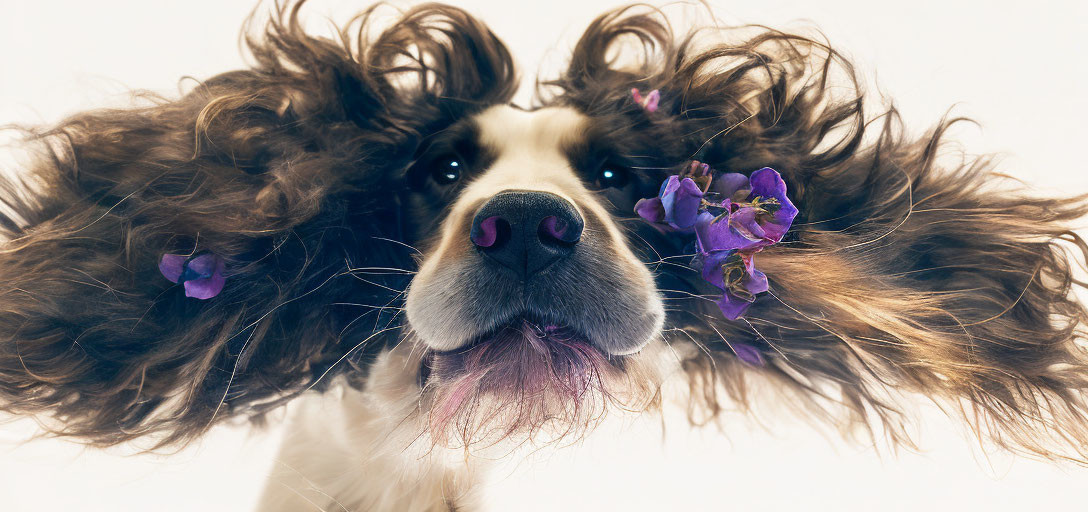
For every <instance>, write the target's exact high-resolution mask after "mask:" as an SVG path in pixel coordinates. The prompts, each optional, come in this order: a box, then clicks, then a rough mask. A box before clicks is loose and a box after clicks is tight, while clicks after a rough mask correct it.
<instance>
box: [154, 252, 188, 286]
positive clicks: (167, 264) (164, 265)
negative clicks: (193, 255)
mask: <svg viewBox="0 0 1088 512" xmlns="http://www.w3.org/2000/svg"><path fill="white" fill-rule="evenodd" d="M187 259H189V258H188V256H184V255H181V254H163V255H162V259H160V260H159V272H161V273H162V276H163V277H165V278H167V279H169V280H170V282H172V283H176V282H178V279H181V274H182V272H185V260H187Z"/></svg>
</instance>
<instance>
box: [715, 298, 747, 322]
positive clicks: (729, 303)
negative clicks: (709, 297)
mask: <svg viewBox="0 0 1088 512" xmlns="http://www.w3.org/2000/svg"><path fill="white" fill-rule="evenodd" d="M751 305H752V303H751V302H748V301H746V300H744V299H742V298H740V297H736V296H733V295H730V294H729V292H726V293H723V294H722V298H721V300H719V301H718V309H720V310H722V315H725V317H726V318H728V319H729V320H736V319H738V318H740V317H742V316H744V312H745V311H748V307H749V306H751Z"/></svg>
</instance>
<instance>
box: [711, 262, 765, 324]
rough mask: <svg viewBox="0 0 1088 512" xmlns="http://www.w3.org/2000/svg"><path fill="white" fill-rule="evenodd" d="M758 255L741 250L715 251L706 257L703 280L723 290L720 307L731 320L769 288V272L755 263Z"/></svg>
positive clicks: (741, 313)
mask: <svg viewBox="0 0 1088 512" xmlns="http://www.w3.org/2000/svg"><path fill="white" fill-rule="evenodd" d="M754 256H755V254H751V253H744V252H740V251H714V252H711V253H709V254H706V255H704V256H703V279H705V280H706V281H707V282H708V283H710V284H712V285H714V286H717V287H718V288H720V289H721V290H722V298H721V300H720V301H718V308H719V309H721V310H722V314H723V315H725V317H726V318H728V319H730V320H736V319H738V318H740V317H741V316H742V315H744V312H745V311H747V310H748V306H751V305H752V303H753V302H755V300H756V295H759V294H760V293H763V292H765V291H767V289H768V288H769V284H768V282H767V275H766V274H764V273H763V272H760V271H759V270H756V268H755V266H754V264H753V261H754Z"/></svg>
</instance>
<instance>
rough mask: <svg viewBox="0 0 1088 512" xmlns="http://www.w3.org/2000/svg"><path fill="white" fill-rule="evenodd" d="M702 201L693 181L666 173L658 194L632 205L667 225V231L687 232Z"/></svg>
mask: <svg viewBox="0 0 1088 512" xmlns="http://www.w3.org/2000/svg"><path fill="white" fill-rule="evenodd" d="M702 203H703V191H702V190H700V189H699V185H697V184H696V183H695V181H694V180H692V179H691V178H687V177H680V176H669V179H667V180H665V183H664V184H662V186H661V191H660V193H659V194H658V196H657V197H653V198H650V199H642V200H640V201H639V202H638V204H636V205H635V212H636V213H638V215H639V216H640V217H642V218H643V219H646V220H648V221H650V222H652V223H654V224H665V225H668V227H669V228H671V229H670V231H680V232H686V233H690V232H691V230H692V229H693V228H694V227H695V221H696V220H697V219H698V217H699V209H700V208H701V207H702Z"/></svg>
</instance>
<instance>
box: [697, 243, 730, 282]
mask: <svg viewBox="0 0 1088 512" xmlns="http://www.w3.org/2000/svg"><path fill="white" fill-rule="evenodd" d="M733 252H734V251H713V252H710V253H707V254H704V255H703V280H704V281H706V282H708V283H710V284H712V285H714V286H717V287H718V288H719V289H722V290H724V289H725V275H724V272H723V271H722V263H725V260H727V259H729V257H730V256H732V255H733Z"/></svg>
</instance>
